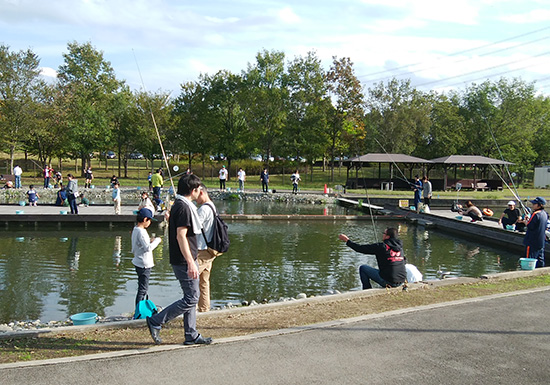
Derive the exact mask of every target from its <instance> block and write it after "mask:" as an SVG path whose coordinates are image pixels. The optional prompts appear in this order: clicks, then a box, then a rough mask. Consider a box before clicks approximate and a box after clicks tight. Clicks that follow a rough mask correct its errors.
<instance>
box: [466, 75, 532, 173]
mask: <svg viewBox="0 0 550 385" xmlns="http://www.w3.org/2000/svg"><path fill="white" fill-rule="evenodd" d="M462 100H463V102H462V103H463V104H462V108H461V110H460V111H461V114H462V116H463V117H464V121H465V122H466V131H465V134H466V138H467V139H468V142H467V143H466V144H465V147H464V148H462V153H464V154H467V153H471V154H479V155H484V156H488V157H492V158H497V159H500V158H501V156H502V158H504V159H505V160H507V161H509V162H513V163H515V167H514V168H515V170H517V171H518V172H519V173H520V177H521V178H523V177H524V175H525V173H526V172H527V170H528V169H530V168H531V167H532V165H533V162H534V161H535V159H536V153H535V151H534V149H533V140H532V138H533V136H534V134H535V132H536V131H537V128H538V127H539V126H540V125H539V121H540V119H539V116H537V114H536V105H537V103H536V96H535V88H534V85H533V84H532V83H526V82H524V81H523V80H521V79H512V80H508V79H505V78H502V79H500V80H499V81H497V82H491V81H486V82H484V83H482V84H479V85H477V84H473V85H471V86H470V87H468V88H467V89H466V91H465V92H464V96H463V98H462Z"/></svg>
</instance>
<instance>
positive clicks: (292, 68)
mask: <svg viewBox="0 0 550 385" xmlns="http://www.w3.org/2000/svg"><path fill="white" fill-rule="evenodd" d="M287 87H288V92H289V97H288V107H287V108H288V113H287V121H286V125H285V129H284V137H285V148H286V151H284V152H283V155H293V156H295V157H296V158H298V157H300V156H304V157H305V158H306V159H308V160H309V161H310V163H311V164H313V163H314V161H315V159H316V158H319V157H321V156H322V155H323V153H324V150H325V149H326V146H327V143H328V137H327V135H326V132H327V129H326V127H327V124H328V123H327V119H328V115H329V111H330V109H331V108H332V106H331V104H330V99H329V97H328V83H327V76H326V73H325V72H324V70H323V68H322V66H321V61H320V60H319V59H318V58H317V57H316V55H315V53H313V52H309V53H308V54H307V56H306V57H297V58H295V59H294V60H293V61H292V62H290V64H289V66H288V75H287ZM312 175H313V174H312Z"/></svg>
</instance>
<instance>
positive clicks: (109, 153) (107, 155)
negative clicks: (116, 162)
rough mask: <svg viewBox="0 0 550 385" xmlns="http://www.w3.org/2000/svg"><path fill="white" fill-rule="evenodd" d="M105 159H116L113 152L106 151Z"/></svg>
mask: <svg viewBox="0 0 550 385" xmlns="http://www.w3.org/2000/svg"><path fill="white" fill-rule="evenodd" d="M105 157H106V158H107V159H115V158H116V154H115V153H114V151H107V154H105Z"/></svg>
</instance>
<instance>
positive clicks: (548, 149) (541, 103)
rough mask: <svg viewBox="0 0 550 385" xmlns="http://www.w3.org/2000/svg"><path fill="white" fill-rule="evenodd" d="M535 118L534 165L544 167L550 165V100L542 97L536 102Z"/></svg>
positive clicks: (533, 139)
mask: <svg viewBox="0 0 550 385" xmlns="http://www.w3.org/2000/svg"><path fill="white" fill-rule="evenodd" d="M535 116H536V117H537V118H536V119H535V123H534V124H535V125H536V127H537V129H536V133H535V135H533V138H532V143H533V149H534V150H535V152H536V154H537V157H536V158H535V160H534V165H535V166H542V165H544V164H548V163H550V98H548V97H542V96H541V97H538V98H537V99H536V100H535Z"/></svg>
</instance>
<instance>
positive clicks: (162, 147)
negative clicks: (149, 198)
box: [132, 48, 176, 193]
mask: <svg viewBox="0 0 550 385" xmlns="http://www.w3.org/2000/svg"><path fill="white" fill-rule="evenodd" d="M132 54H133V55H134V60H135V61H136V67H137V70H138V73H139V78H140V80H141V85H142V87H143V91H144V92H145V93H147V89H146V88H145V83H144V82H143V77H142V76H141V70H140V69H139V64H138V61H137V57H136V53H135V52H134V49H133V48H132ZM145 100H147V104H148V107H149V112H150V113H151V119H153V126H155V132H156V134H157V139H158V141H159V145H160V150H161V151H162V159H164V164H165V165H166V169H167V171H168V177H169V178H170V184H171V185H172V190H173V191H174V193H175V192H176V188H175V187H174V179H173V178H172V173H171V172H170V166H169V165H168V158H167V157H166V152H165V151H164V145H163V144H162V139H161V137H160V132H159V129H158V127H157V121H156V120H155V115H154V114H153V107H152V106H151V102H150V101H149V99H148V98H145Z"/></svg>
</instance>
